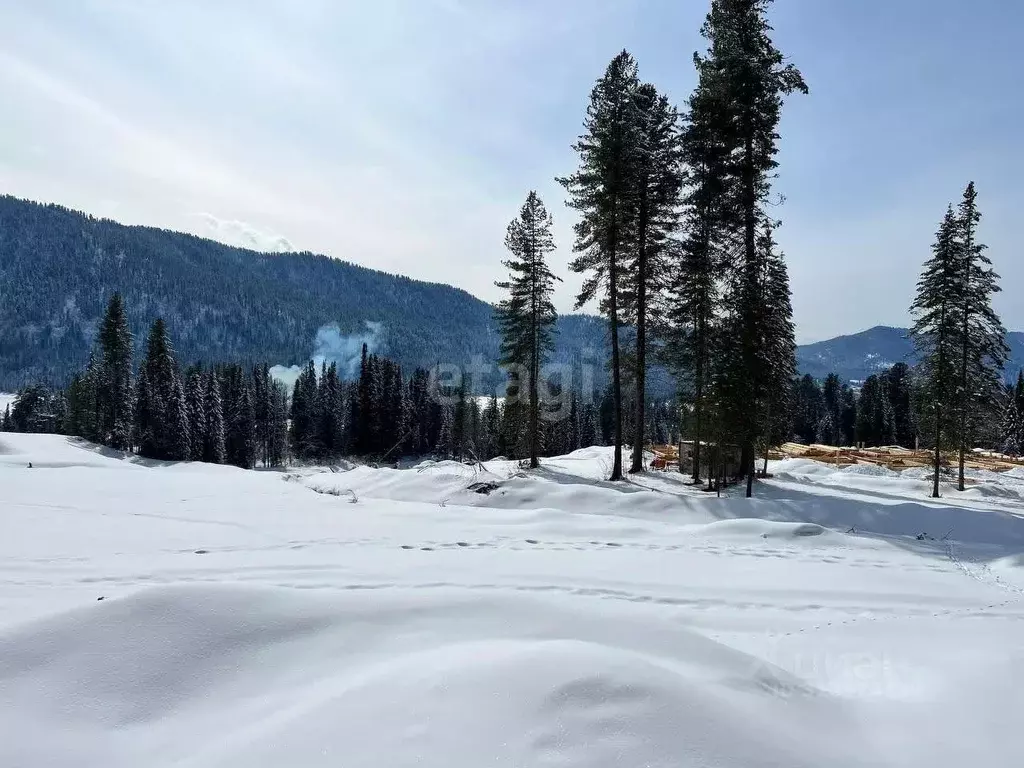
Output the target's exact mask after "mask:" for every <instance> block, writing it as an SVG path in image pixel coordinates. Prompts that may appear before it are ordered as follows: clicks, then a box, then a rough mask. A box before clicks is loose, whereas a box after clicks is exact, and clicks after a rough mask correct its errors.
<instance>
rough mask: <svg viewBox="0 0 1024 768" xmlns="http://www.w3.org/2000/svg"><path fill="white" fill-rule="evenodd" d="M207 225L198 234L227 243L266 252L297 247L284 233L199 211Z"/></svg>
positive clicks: (285, 251)
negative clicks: (276, 233)
mask: <svg viewBox="0 0 1024 768" xmlns="http://www.w3.org/2000/svg"><path fill="white" fill-rule="evenodd" d="M196 216H197V217H199V219H200V220H201V221H202V222H203V224H204V225H205V226H204V228H203V230H202V231H201V232H200V233H198V234H203V235H205V236H207V237H210V238H212V239H214V240H219V241H220V242H222V243H225V244H227V245H234V246H238V247H239V248H248V249H249V250H252V251H262V252H264V253H289V252H290V251H294V250H295V248H294V247H293V246H292V244H291V242H289V240H288V238H286V237H284V236H283V235H275V234H273V233H271V232H264V231H262V230H260V229H257V228H256V227H254V226H252V225H251V224H247V223H246V222H244V221H235V220H229V219H219V218H217V217H216V216H214V215H213V214H212V213H197V214H196Z"/></svg>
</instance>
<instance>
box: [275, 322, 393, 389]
mask: <svg viewBox="0 0 1024 768" xmlns="http://www.w3.org/2000/svg"><path fill="white" fill-rule="evenodd" d="M363 326H364V327H365V328H366V330H365V331H363V332H361V333H350V334H343V333H342V332H341V328H340V327H339V326H338V324H337V323H330V324H328V325H324V326H322V327H321V328H320V330H318V331H317V332H316V337H315V338H314V339H313V355H312V356H311V357H310V359H311V360H312V361H313V364H314V365H315V366H316V368H317V372H319V370H320V366H321V365H323V364H324V363H326V364H327V365H330V364H331V363H335V364H337V366H338V375H339V376H341V377H342V378H343V379H354V378H355V377H356V375H357V374H358V373H359V361H360V359H361V357H362V354H363V344H365V345H366V349H367V351H368V352H375V351H377V349H378V347H380V344H381V341H382V339H381V336H382V333H381V332H382V331H383V329H384V326H383V325H382V324H381V323H377V322H374V321H372V320H365V321H363ZM304 367H305V366H302V365H289V366H284V365H275V366H274V367H273V368H271V369H270V375H271V376H273V377H274V378H275V379H277V380H278V381H280V382H282V383H283V384H285V385H286V386H287V387H288V390H289V391H291V390H292V389H293V388H294V387H295V380H296V379H297V378H298V377H299V374H300V373H302V369H303V368H304Z"/></svg>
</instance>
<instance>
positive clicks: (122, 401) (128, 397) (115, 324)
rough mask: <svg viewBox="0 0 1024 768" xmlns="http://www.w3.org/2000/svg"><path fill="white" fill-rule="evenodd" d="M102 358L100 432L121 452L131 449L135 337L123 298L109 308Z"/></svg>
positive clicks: (114, 299) (104, 323) (103, 328)
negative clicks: (129, 325) (133, 338)
mask: <svg viewBox="0 0 1024 768" xmlns="http://www.w3.org/2000/svg"><path fill="white" fill-rule="evenodd" d="M98 339H99V346H100V354H101V358H102V362H101V367H100V371H99V380H98V382H97V401H98V411H99V425H98V432H99V436H100V439H101V441H102V442H104V443H105V444H107V445H109V446H111V447H112V448H116V449H118V450H123V451H127V450H130V449H131V447H132V432H133V431H134V430H133V427H134V419H133V415H132V410H133V409H132V400H133V393H132V334H131V331H130V330H129V329H128V318H127V316H126V314H125V308H124V301H123V300H122V298H121V294H119V293H115V294H114V295H113V296H112V297H111V298H110V303H109V304H108V305H107V311H106V314H105V315H104V316H103V321H102V323H101V324H100V330H99V334H98Z"/></svg>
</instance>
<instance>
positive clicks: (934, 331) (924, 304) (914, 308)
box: [910, 206, 963, 498]
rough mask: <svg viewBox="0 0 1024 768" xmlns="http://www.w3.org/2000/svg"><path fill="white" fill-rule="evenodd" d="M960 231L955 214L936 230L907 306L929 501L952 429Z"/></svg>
mask: <svg viewBox="0 0 1024 768" xmlns="http://www.w3.org/2000/svg"><path fill="white" fill-rule="evenodd" d="M958 229H959V225H958V222H957V219H956V216H955V215H954V214H953V208H952V206H950V208H949V209H948V210H947V211H946V216H945V218H944V219H943V220H942V224H941V225H940V226H939V230H938V233H937V235H936V238H935V244H934V245H933V246H932V258H931V259H929V260H928V261H927V262H925V265H924V269H923V271H922V274H921V278H920V280H918V283H917V296H916V297H915V299H914V302H913V304H911V306H910V312H911V315H913V317H914V325H913V327H912V328H911V331H910V334H911V339H912V340H913V341H914V345H915V347H916V348H917V351H918V357H919V359H920V360H921V372H922V381H921V384H922V397H923V399H924V401H925V404H926V409H927V417H928V419H929V421H930V426H931V429H932V434H933V437H934V451H935V453H934V461H933V468H934V473H933V480H932V496H933V497H935V498H938V497H939V473H940V470H941V465H942V448H943V446H944V441H946V440H947V439H948V438H949V436H950V435H951V434H953V432H954V431H955V429H956V422H955V415H956V408H955V403H956V392H955V387H956V384H955V383H956V381H957V374H958V366H957V360H956V357H957V345H958V340H959V336H960V330H961V325H960V322H959V320H960V318H959V317H958V313H957V309H958V308H959V306H960V302H959V297H960V293H961V290H962V287H963V280H962V275H961V269H960V265H961V262H962V259H961V256H960V244H959V242H958Z"/></svg>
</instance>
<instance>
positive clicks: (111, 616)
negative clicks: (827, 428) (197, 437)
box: [0, 586, 863, 768]
mask: <svg viewBox="0 0 1024 768" xmlns="http://www.w3.org/2000/svg"><path fill="white" fill-rule="evenodd" d="M644 615H645V614H644V613H643V612H641V611H637V613H636V614H635V616H634V618H635V619H642V618H643V617H644ZM512 617H514V618H512ZM620 619H621V617H619V618H618V619H616V618H605V617H602V616H601V615H600V613H599V612H596V611H590V612H582V611H581V612H580V613H579V615H576V616H571V617H568V618H567V617H566V616H565V608H564V606H559V607H557V609H556V608H555V607H554V606H552V605H548V604H546V603H544V602H542V601H538V600H529V599H525V598H502V599H501V600H498V601H495V600H494V599H486V600H484V599H482V598H473V599H470V598H466V597H461V596H460V597H454V596H452V595H448V596H447V597H443V596H436V597H434V598H433V599H432V600H431V601H426V600H424V598H423V596H422V595H420V596H412V595H402V594H388V595H385V596H382V595H366V594H359V593H358V592H353V593H350V594H345V593H341V594H340V595H339V596H336V597H332V598H330V599H320V598H316V597H305V596H303V597H301V598H300V597H299V596H298V595H297V594H296V593H295V591H294V590H271V589H252V588H242V587H225V586H218V587H210V586H205V587H197V586H189V587H173V588H162V589H152V590H148V591H143V592H141V593H137V594H135V595H133V596H130V597H128V598H125V599H121V600H112V601H105V602H100V603H96V604H95V605H93V606H91V607H89V608H85V609H78V610H75V611H71V612H68V613H64V614H60V615H57V616H55V617H52V618H49V619H46V620H43V621H39V622H34V623H31V624H29V625H25V626H22V627H20V628H17V629H14V630H13V631H8V632H7V634H5V635H0V706H2V707H3V709H4V711H5V712H7V713H8V716H5V718H4V719H3V722H2V723H0V764H3V765H49V766H72V765H101V764H102V765H105V766H134V765H142V764H145V765H149V766H162V765H168V766H169V765H177V764H180V763H179V761H181V760H186V759H187V762H188V764H189V765H191V766H239V767H241V766H281V765H301V766H303V768H310V767H312V766H336V765H346V766H355V767H359V766H367V767H368V766H412V765H416V766H437V767H438V768H441V767H442V766H443V767H444V768H463V767H464V768H477V766H481V765H531V766H533V765H536V766H541V765H559V766H587V768H602V767H603V766H609V767H610V766H639V765H645V766H679V765H715V766H735V767H736V768H739V767H740V766H743V767H744V768H750V767H753V768H757V767H759V766H765V767H766V768H767V766H778V765H786V766H808V768H809V767H810V766H818V765H823V764H830V765H844V764H855V763H851V762H849V761H844V759H843V757H842V752H841V751H839V750H837V749H834V748H833V746H832V745H833V744H841V743H843V741H844V740H843V738H841V734H842V733H843V732H845V731H847V730H848V729H850V728H854V729H855V726H854V725H853V724H852V723H851V722H849V721H848V719H847V717H846V714H845V710H844V709H843V707H842V706H841V705H840V704H839V703H838V702H837V701H836V700H834V699H832V698H830V697H828V696H825V695H824V694H821V693H819V692H817V691H815V690H814V689H812V688H810V687H808V686H807V685H806V684H805V683H803V682H801V681H799V680H798V679H797V678H795V677H793V676H791V675H789V674H788V673H785V672H783V671H781V670H779V669H777V668H775V667H773V666H771V665H769V664H766V663H764V662H761V661H757V660H755V659H753V658H752V657H749V656H746V655H745V654H743V653H740V652H739V651H735V650H732V649H730V648H727V647H726V646H723V645H720V644H719V643H716V642H714V641H711V640H709V639H706V638H704V637H702V636H700V635H697V634H694V633H692V632H689V631H686V630H684V629H679V628H667V627H666V626H665V625H664V624H662V623H646V622H644V621H621V620H620ZM567 621H568V622H569V623H568V624H567V623H566V622H567ZM569 625H571V626H573V627H574V628H575V632H574V636H573V637H566V636H565V635H564V634H563V633H564V627H565V626H569ZM510 627H514V628H512V629H510ZM559 627H561V628H562V629H561V630H559ZM10 713H14V714H13V716H11V715H10ZM861 758H863V755H861ZM860 764H863V763H860Z"/></svg>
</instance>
